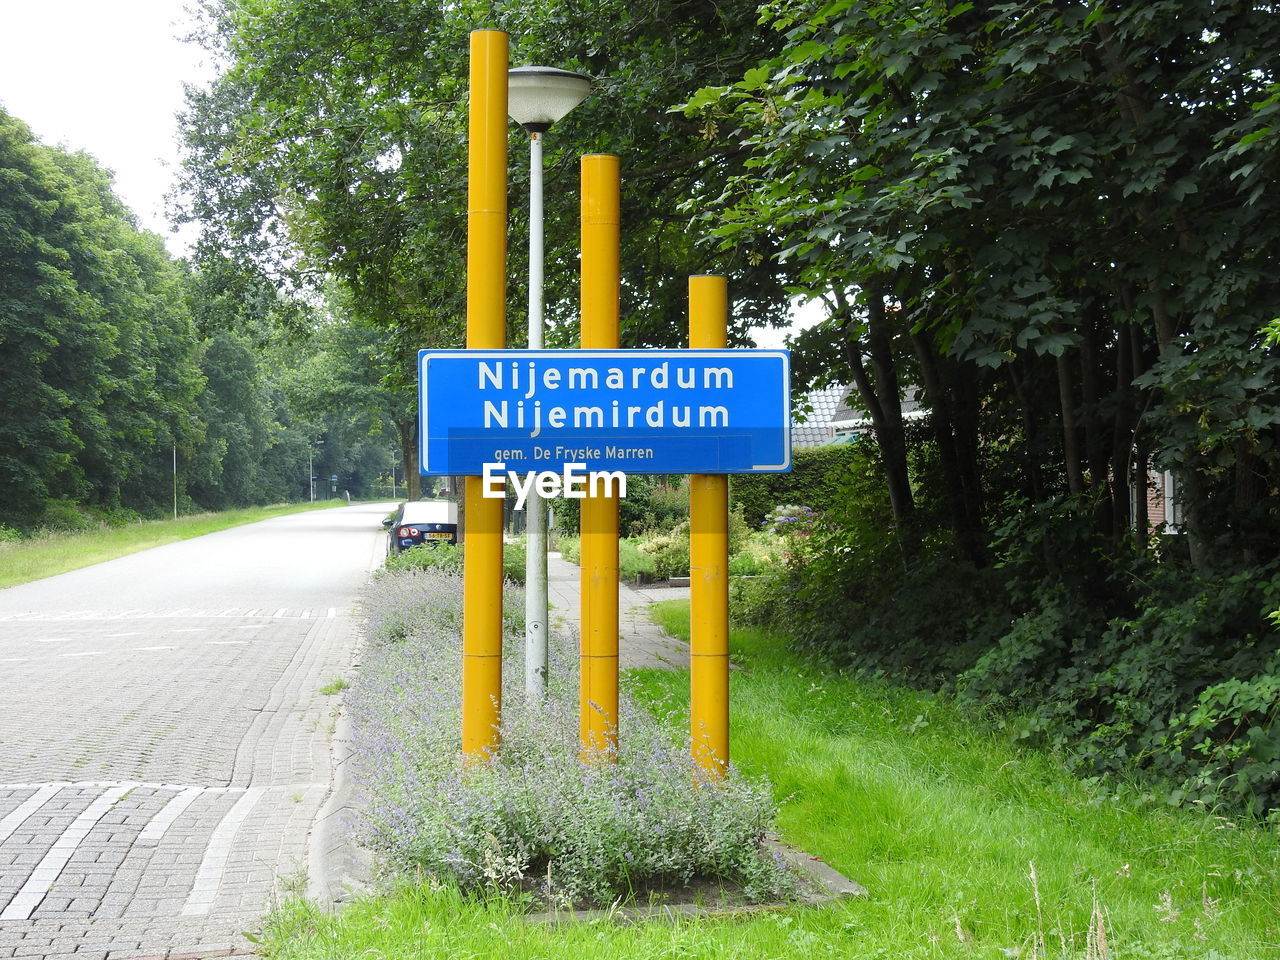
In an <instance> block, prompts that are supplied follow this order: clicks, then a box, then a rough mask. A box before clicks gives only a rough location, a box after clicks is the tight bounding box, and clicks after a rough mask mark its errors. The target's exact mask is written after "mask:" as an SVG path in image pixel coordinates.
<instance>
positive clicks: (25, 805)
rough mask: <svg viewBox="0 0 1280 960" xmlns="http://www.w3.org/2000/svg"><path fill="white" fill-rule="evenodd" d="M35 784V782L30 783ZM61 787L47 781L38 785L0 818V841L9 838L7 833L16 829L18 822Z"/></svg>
mask: <svg viewBox="0 0 1280 960" xmlns="http://www.w3.org/2000/svg"><path fill="white" fill-rule="evenodd" d="M31 786H35V784H31ZM61 789H62V785H61V784H57V783H49V784H45V785H44V786H42V787H40V788H39V789H38V790H36V792H35V793H33V794H32V795H31V796H29V797H27V799H26V800H23V801H22V803H20V804H19V805H18V809H16V810H14V811H13V812H12V813H10V814H9V815H8V816H7V817H5V818H4V819H3V820H0V843H3V842H4V841H5V840H7V839H9V835H10V834H11V833H13V831H15V830H17V829H18V826H19V824H21V823H22V821H23V820H25V819H27V817H29V816H31V815H32V814H33V813H35V812H36V811H37V810H39V809H40V808H41V807H43V806H44V805H45V804H46V803H47V802H48V801H49V799H50V798H51V797H53V795H54V794H56V793H57V792H58V791H59V790H61Z"/></svg>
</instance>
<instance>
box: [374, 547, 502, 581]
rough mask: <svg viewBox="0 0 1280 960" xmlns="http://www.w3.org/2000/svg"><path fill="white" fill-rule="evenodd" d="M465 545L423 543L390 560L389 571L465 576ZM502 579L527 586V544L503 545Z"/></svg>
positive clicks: (388, 561)
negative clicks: (421, 571)
mask: <svg viewBox="0 0 1280 960" xmlns="http://www.w3.org/2000/svg"><path fill="white" fill-rule="evenodd" d="M465 549H466V545H465V544H458V545H457V546H454V545H453V544H449V543H439V544H435V545H434V546H433V545H431V544H426V543H420V544H418V546H416V547H410V548H409V549H408V550H404V551H402V552H400V553H398V554H392V555H391V556H389V557H387V562H386V564H385V566H386V568H387V569H388V570H439V571H441V572H444V573H454V574H457V575H458V576H461V575H462V566H463V559H462V558H463V556H464V550H465ZM502 577H503V579H504V580H509V581H510V582H512V583H524V541H523V540H519V541H516V542H514V543H506V544H503V547H502Z"/></svg>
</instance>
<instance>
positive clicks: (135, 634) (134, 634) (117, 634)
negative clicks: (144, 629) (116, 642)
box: [107, 630, 138, 637]
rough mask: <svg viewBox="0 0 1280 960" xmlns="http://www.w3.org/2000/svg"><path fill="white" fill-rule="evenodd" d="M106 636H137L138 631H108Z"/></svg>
mask: <svg viewBox="0 0 1280 960" xmlns="http://www.w3.org/2000/svg"><path fill="white" fill-rule="evenodd" d="M107 636H108V637H136V636H138V632H137V631H136V630H135V631H133V632H132V633H108V634H107Z"/></svg>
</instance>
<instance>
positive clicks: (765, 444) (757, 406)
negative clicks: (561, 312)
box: [418, 350, 791, 476]
mask: <svg viewBox="0 0 1280 960" xmlns="http://www.w3.org/2000/svg"><path fill="white" fill-rule="evenodd" d="M418 390H419V392H418V397H419V404H420V407H419V410H420V413H421V417H420V420H421V429H422V432H421V435H420V437H419V446H418V449H419V459H420V461H421V463H420V466H421V471H422V473H423V474H425V475H429V476H444V475H449V474H453V475H461V476H479V475H481V474H483V473H484V467H485V464H495V463H505V464H506V469H508V470H521V471H528V470H560V469H562V468H563V466H564V465H565V464H566V463H580V464H584V465H585V467H586V469H587V470H619V471H622V472H624V473H784V472H786V471H788V470H790V469H791V391H790V355H789V354H788V353H787V351H785V350H435V351H429V350H423V351H421V352H420V353H419V354H418Z"/></svg>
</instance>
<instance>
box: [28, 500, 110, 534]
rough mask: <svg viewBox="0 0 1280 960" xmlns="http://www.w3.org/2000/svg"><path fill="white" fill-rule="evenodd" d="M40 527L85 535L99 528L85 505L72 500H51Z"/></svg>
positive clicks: (41, 519)
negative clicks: (86, 532)
mask: <svg viewBox="0 0 1280 960" xmlns="http://www.w3.org/2000/svg"><path fill="white" fill-rule="evenodd" d="M39 526H40V527H41V528H43V529H45V530H56V531H58V532H59V533H84V532H85V531H87V530H92V529H93V528H94V527H96V526H98V520H97V519H96V518H95V517H94V516H93V515H92V514H91V513H90V512H89V510H88V508H87V507H85V506H84V505H83V504H79V503H76V502H74V501H72V500H50V501H49V502H48V503H46V504H45V505H44V512H43V513H41V515H40V520H39Z"/></svg>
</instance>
